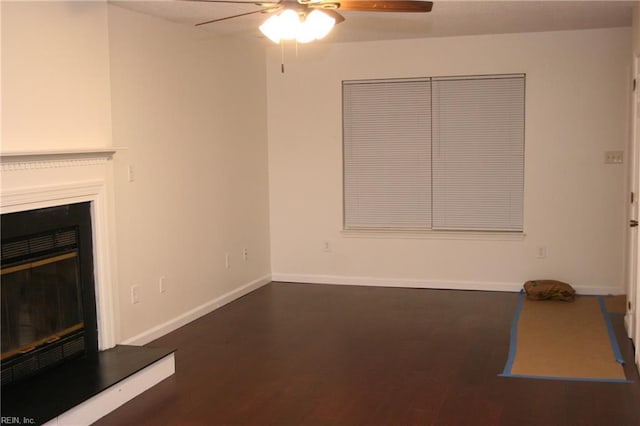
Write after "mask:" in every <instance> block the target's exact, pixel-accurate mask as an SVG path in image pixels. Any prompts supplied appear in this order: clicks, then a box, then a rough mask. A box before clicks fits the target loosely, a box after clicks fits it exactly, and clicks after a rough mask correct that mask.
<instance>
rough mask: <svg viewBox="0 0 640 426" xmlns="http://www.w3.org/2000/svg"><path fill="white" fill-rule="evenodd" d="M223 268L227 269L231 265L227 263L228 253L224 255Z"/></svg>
mask: <svg viewBox="0 0 640 426" xmlns="http://www.w3.org/2000/svg"><path fill="white" fill-rule="evenodd" d="M224 267H225V268H226V269H229V268H230V267H231V264H230V263H229V253H225V254H224Z"/></svg>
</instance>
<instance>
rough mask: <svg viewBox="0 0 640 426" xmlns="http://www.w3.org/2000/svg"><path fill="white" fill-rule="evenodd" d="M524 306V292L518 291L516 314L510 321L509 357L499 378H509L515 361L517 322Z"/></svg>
mask: <svg viewBox="0 0 640 426" xmlns="http://www.w3.org/2000/svg"><path fill="white" fill-rule="evenodd" d="M523 306H524V290H520V297H519V299H518V306H517V307H516V313H515V314H514V316H513V321H511V342H509V356H508V357H507V363H506V365H505V366H504V371H503V373H502V374H500V376H510V377H514V376H511V367H513V362H514V361H515V359H516V347H517V346H518V321H519V320H520V313H521V312H522V308H523Z"/></svg>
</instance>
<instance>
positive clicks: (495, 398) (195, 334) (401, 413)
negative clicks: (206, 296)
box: [97, 283, 640, 426]
mask: <svg viewBox="0 0 640 426" xmlns="http://www.w3.org/2000/svg"><path fill="white" fill-rule="evenodd" d="M516 303H517V294H516V293H498V292H471V291H444V290H418V289H391V288H376V287H343V286H326V285H301V284H284V283H271V284H269V285H267V286H265V287H263V288H261V289H259V290H257V291H255V292H253V293H251V294H249V295H247V296H245V297H243V298H241V299H240V300H238V301H236V302H234V303H231V304H229V305H227V306H225V307H223V308H221V309H219V310H217V311H215V312H213V313H211V314H209V315H207V316H205V317H203V318H201V319H199V320H197V321H195V322H193V323H191V324H189V325H187V326H185V327H183V328H181V329H179V330H177V331H175V332H173V333H170V334H168V335H166V336H164V337H162V338H161V339H159V340H157V341H155V342H153V343H152V344H150V345H149V346H154V347H175V348H177V352H176V374H175V376H173V377H171V378H169V379H166V380H165V381H163V382H162V383H160V384H159V385H157V386H156V387H154V388H153V389H151V390H149V391H147V392H146V393H144V394H143V395H141V396H139V397H138V398H136V399H134V400H133V401H131V402H129V403H128V404H126V405H124V406H123V407H121V408H120V409H118V410H117V411H115V412H113V413H111V414H110V415H108V416H107V417H104V418H103V419H102V420H101V421H99V422H98V423H97V424H98V425H154V426H156V425H409V424H416V425H447V426H452V425H474V426H477V425H518V426H524V425H535V426H541V425H544V426H551V425H562V426H568V425H570V426H573V425H616V426H624V425H630V426H631V425H633V426H636V425H640V382H639V381H638V374H637V372H636V371H635V369H634V368H633V366H632V363H629V362H628V363H627V369H626V370H627V375H628V377H629V378H630V379H632V380H633V383H588V382H569V381H549V380H531V379H515V378H504V377H499V376H498V374H499V373H500V372H502V370H503V368H504V364H505V361H506V357H507V351H508V346H509V330H510V325H511V320H512V316H513V313H514V310H515V307H516ZM614 323H615V326H616V329H617V332H618V334H619V339H620V342H619V343H620V346H621V349H622V352H623V354H624V356H625V357H626V358H627V359H629V360H630V359H631V356H632V355H631V353H632V352H631V351H632V347H631V344H630V341H629V340H628V339H626V338H624V330H623V325H622V317H621V316H617V317H616V318H615V319H614Z"/></svg>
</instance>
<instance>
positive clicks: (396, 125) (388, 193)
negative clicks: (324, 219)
mask: <svg viewBox="0 0 640 426" xmlns="http://www.w3.org/2000/svg"><path fill="white" fill-rule="evenodd" d="M343 88H344V91H343V99H344V110H343V114H344V122H343V125H344V129H343V132H344V141H345V144H344V204H345V205H344V214H345V224H346V225H347V226H349V227H366V228H425V227H430V226H431V147H430V146H429V144H428V143H425V141H427V140H429V139H430V134H431V100H430V99H431V94H430V91H431V89H430V83H429V81H428V80H426V81H425V80H412V81H404V80H403V81H376V82H351V83H345V84H344V86H343Z"/></svg>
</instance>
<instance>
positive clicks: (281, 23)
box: [259, 9, 336, 43]
mask: <svg viewBox="0 0 640 426" xmlns="http://www.w3.org/2000/svg"><path fill="white" fill-rule="evenodd" d="M335 23H336V20H335V18H333V17H332V16H329V15H328V14H326V13H324V12H322V11H320V10H313V11H311V13H309V15H307V16H306V17H304V18H303V19H302V20H301V18H300V16H299V15H298V13H297V12H296V11H294V10H291V9H285V10H284V11H282V12H281V13H279V14H277V15H273V16H271V17H270V18H269V19H267V20H266V21H265V22H264V23H263V24H262V25H260V27H259V28H260V31H261V32H262V34H264V35H265V36H266V37H267V38H268V39H269V40H271V41H273V42H274V43H280V41H281V40H294V39H295V40H297V41H298V42H299V43H308V42H311V41H313V40H319V39H321V38H323V37H325V36H326V35H327V34H329V32H330V31H331V29H332V28H333V26H334V25H335Z"/></svg>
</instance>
